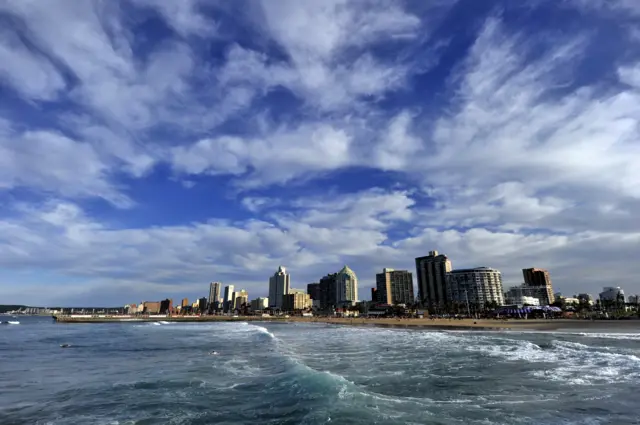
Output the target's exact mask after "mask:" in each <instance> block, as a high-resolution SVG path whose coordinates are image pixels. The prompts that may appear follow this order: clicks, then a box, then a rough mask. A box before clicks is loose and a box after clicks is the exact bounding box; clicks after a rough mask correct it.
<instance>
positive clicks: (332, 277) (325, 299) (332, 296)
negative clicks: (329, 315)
mask: <svg viewBox="0 0 640 425" xmlns="http://www.w3.org/2000/svg"><path fill="white" fill-rule="evenodd" d="M337 275H338V274H337V273H330V274H328V275H326V276H324V277H323V278H322V279H320V308H321V309H322V310H324V309H327V308H331V307H333V306H335V305H336V294H337V292H338V291H337V281H336V276H337Z"/></svg>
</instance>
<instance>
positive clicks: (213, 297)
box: [208, 282, 222, 306]
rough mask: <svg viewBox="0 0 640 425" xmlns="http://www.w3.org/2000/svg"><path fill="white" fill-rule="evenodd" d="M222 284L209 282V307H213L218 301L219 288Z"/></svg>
mask: <svg viewBox="0 0 640 425" xmlns="http://www.w3.org/2000/svg"><path fill="white" fill-rule="evenodd" d="M221 285H222V284H221V283H220V282H211V283H210V284H209V299H208V302H209V306H213V305H214V304H215V303H217V302H218V300H220V286H221Z"/></svg>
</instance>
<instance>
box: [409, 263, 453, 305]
mask: <svg viewBox="0 0 640 425" xmlns="http://www.w3.org/2000/svg"><path fill="white" fill-rule="evenodd" d="M450 271H451V261H450V260H449V259H448V258H447V256H446V255H444V254H439V253H438V251H430V252H429V255H427V256H426V257H418V258H416V277H417V279H418V301H419V302H420V303H421V304H422V305H423V306H425V307H427V308H429V309H432V310H433V309H442V308H446V307H447V306H448V305H449V300H448V298H447V296H448V293H449V292H448V291H447V273H449V272H450Z"/></svg>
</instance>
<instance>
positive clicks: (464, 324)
mask: <svg viewBox="0 0 640 425" xmlns="http://www.w3.org/2000/svg"><path fill="white" fill-rule="evenodd" d="M56 319H57V322H58V323H123V322H124V323H126V322H136V323H139V322H177V323H191V322H196V323H203V322H205V323H211V322H253V321H255V322H282V323H285V322H288V323H328V324H336V325H354V326H382V327H399V328H436V329H438V328H439V329H478V330H483V329H484V330H487V329H489V330H500V329H502V330H518V329H520V330H559V329H561V330H565V329H566V330H572V329H574V330H577V329H588V330H599V329H600V330H611V329H616V330H625V331H630V332H640V320H580V319H550V320H542V319H531V320H519V319H510V320H499V319H461V320H460V319H454V320H449V319H399V318H376V319H370V318H334V317H284V316H270V317H262V316H238V317H233V316H173V317H164V316H163V317H141V318H127V317H123V316H105V317H97V316H83V317H77V316H57V317H56Z"/></svg>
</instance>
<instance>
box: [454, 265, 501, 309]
mask: <svg viewBox="0 0 640 425" xmlns="http://www.w3.org/2000/svg"><path fill="white" fill-rule="evenodd" d="M447 290H448V292H449V298H450V299H451V301H452V302H453V303H456V304H458V305H459V306H464V305H466V304H467V302H468V304H469V305H470V306H472V307H473V308H474V309H484V308H485V306H486V305H487V304H488V303H491V302H495V303H497V304H498V305H504V293H503V291H502V274H501V273H500V270H496V269H492V268H490V267H476V268H475V269H461V270H452V271H451V272H449V273H447Z"/></svg>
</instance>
